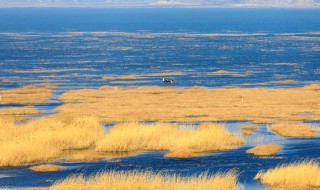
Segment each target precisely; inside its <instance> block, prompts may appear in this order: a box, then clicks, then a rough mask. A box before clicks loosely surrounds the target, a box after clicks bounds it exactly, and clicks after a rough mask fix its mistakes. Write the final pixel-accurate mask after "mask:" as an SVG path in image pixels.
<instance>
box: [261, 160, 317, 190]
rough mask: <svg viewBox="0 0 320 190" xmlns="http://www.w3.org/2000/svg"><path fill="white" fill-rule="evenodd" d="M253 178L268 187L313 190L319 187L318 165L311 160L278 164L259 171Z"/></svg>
mask: <svg viewBox="0 0 320 190" xmlns="http://www.w3.org/2000/svg"><path fill="white" fill-rule="evenodd" d="M255 179H257V180H260V181H261V182H262V183H263V184H265V185H268V186H269V189H304V190H313V189H314V190H315V189H319V188H320V165H319V163H317V162H316V161H312V160H311V161H302V162H296V163H291V164H286V165H280V166H277V167H275V168H272V169H269V170H267V171H260V172H259V173H258V174H257V175H256V177H255Z"/></svg>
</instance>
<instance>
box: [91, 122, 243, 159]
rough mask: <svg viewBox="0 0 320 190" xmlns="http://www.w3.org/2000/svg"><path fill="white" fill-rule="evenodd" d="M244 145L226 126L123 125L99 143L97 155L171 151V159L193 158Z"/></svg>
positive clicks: (114, 129)
mask: <svg viewBox="0 0 320 190" xmlns="http://www.w3.org/2000/svg"><path fill="white" fill-rule="evenodd" d="M242 144H244V140H243V138H242V137H241V136H239V135H235V134H231V133H229V132H227V131H226V129H225V128H224V126H222V125H217V124H209V123H204V124H202V125H201V126H200V127H199V128H197V129H192V128H179V127H178V126H177V125H173V124H164V123H162V124H161V123H158V124H152V125H143V124H139V123H131V124H120V125H117V126H115V127H113V128H111V129H110V131H109V133H108V134H107V137H106V138H105V139H104V140H102V141H101V142H99V144H98V145H97V149H96V150H97V151H103V152H133V151H148V150H169V151H170V153H169V154H167V155H166V156H168V157H178V158H186V157H194V156H196V155H197V154H199V153H206V152H213V151H222V150H227V149H231V148H234V147H237V146H239V145H242Z"/></svg>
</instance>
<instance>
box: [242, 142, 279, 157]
mask: <svg viewBox="0 0 320 190" xmlns="http://www.w3.org/2000/svg"><path fill="white" fill-rule="evenodd" d="M280 150H281V146H280V145H277V144H266V145H260V146H256V147H254V148H250V149H249V150H247V151H246V153H249V154H254V155H257V156H270V155H275V154H278V153H279V151H280Z"/></svg>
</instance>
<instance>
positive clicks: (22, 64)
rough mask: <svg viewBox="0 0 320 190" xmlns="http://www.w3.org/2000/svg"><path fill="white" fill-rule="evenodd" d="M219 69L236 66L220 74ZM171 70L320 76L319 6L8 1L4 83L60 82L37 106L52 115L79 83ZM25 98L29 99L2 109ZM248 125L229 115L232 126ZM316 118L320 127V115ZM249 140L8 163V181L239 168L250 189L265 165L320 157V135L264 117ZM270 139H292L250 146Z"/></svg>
mask: <svg viewBox="0 0 320 190" xmlns="http://www.w3.org/2000/svg"><path fill="white" fill-rule="evenodd" d="M219 70H225V71H228V72H229V74H228V75H214V74H212V73H213V72H216V71H219ZM110 76H111V77H113V79H110ZM119 76H122V77H119ZM130 76H131V77H130ZM132 76H134V77H132ZM164 76H165V77H169V78H173V79H174V80H175V81H176V82H177V83H176V84H174V85H173V86H174V87H177V88H182V87H191V86H205V87H208V88H218V87H225V86H236V87H242V88H247V87H266V88H276V87H286V88H290V87H298V86H306V85H308V84H313V83H319V82H320V9H31V8H30V9H29V8H28V9H0V90H1V89H2V90H4V89H10V88H15V87H21V86H25V85H34V84H44V83H48V84H53V85H56V86H57V89H56V90H55V95H54V97H53V98H52V100H51V101H50V102H49V103H48V104H45V105H36V106H37V107H38V108H39V109H41V110H44V111H45V113H46V114H53V113H54V108H55V107H57V106H59V105H61V102H60V101H59V100H58V96H59V95H60V94H61V93H63V92H65V91H68V90H71V89H81V88H94V89H97V88H99V87H101V86H103V85H110V86H151V85H152V86H168V85H167V84H163V83H162V77H164ZM17 106H23V105H0V108H4V107H17ZM244 122H248V123H250V122H249V121H244ZM241 123H243V122H241ZM239 124H240V122H233V121H230V122H226V123H225V125H226V126H227V127H228V129H229V130H230V131H231V132H237V131H238V130H239V127H238V125H239ZM312 125H313V126H314V127H319V122H318V121H316V122H313V123H312ZM106 130H107V128H106ZM246 141H247V142H248V143H247V144H246V145H244V146H241V147H239V149H235V150H230V151H224V152H220V153H213V154H209V155H203V156H200V157H196V158H190V159H169V158H165V157H164V154H165V152H144V153H140V154H137V155H131V156H129V157H125V158H116V159H109V160H104V161H98V162H91V163H82V162H80V163H68V162H65V161H63V160H60V161H57V163H58V164H61V165H63V166H66V168H65V169H64V170H62V171H59V172H54V173H45V174H43V173H36V172H33V171H30V170H28V169H27V167H17V168H1V169H0V188H6V187H7V188H24V187H38V186H40V187H42V186H49V185H51V184H52V183H53V182H54V181H56V180H58V179H62V178H65V177H66V176H68V175H70V174H74V173H79V172H80V173H84V174H85V175H90V174H93V173H96V172H99V171H102V170H121V171H123V170H140V171H145V170H147V171H155V172H164V173H168V174H180V175H182V176H190V175H194V174H199V173H202V172H208V173H209V174H214V173H217V172H219V171H229V170H231V169H236V170H237V171H238V173H239V175H240V177H239V183H241V184H242V185H243V186H244V187H245V188H246V189H265V187H264V186H263V185H261V184H260V183H259V182H257V181H254V180H253V177H254V176H255V174H256V173H257V172H258V171H259V170H261V169H268V168H270V167H273V166H275V165H278V164H281V163H290V162H293V161H299V160H303V159H315V160H317V161H320V138H319V135H318V136H317V137H316V138H313V139H303V138H302V139H295V138H293V139H286V138H282V137H279V136H278V135H276V134H274V133H272V132H270V131H269V126H268V125H260V129H259V130H258V131H256V132H254V134H253V136H251V137H246ZM268 142H275V143H277V144H280V145H282V146H283V148H282V150H281V151H280V153H279V154H278V155H276V156H272V157H268V158H260V157H256V156H253V155H249V154H246V153H245V151H246V150H247V149H248V148H251V147H253V146H255V145H257V144H258V145H259V144H265V143H268ZM1 154H2V153H0V156H1Z"/></svg>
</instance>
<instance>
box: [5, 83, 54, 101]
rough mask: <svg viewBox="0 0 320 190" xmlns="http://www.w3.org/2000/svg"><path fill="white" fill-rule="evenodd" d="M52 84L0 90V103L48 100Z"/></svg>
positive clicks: (52, 87)
mask: <svg viewBox="0 0 320 190" xmlns="http://www.w3.org/2000/svg"><path fill="white" fill-rule="evenodd" d="M54 88H55V87H54V86H50V85H42V86H24V87H21V88H15V89H9V90H3V91H0V96H1V100H0V104H43V103H46V102H48V101H49V99H50V98H51V96H52V90H53V89H54Z"/></svg>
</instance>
